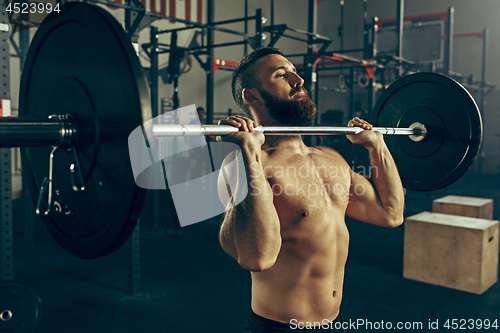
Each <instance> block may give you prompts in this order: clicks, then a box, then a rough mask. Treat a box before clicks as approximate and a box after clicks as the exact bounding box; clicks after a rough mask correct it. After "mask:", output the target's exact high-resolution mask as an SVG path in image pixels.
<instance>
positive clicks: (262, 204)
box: [221, 147, 281, 270]
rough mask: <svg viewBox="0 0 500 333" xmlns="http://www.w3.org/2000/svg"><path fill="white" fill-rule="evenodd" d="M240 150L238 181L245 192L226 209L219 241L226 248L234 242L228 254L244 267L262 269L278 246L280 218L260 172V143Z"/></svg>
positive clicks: (263, 176) (275, 252) (272, 259)
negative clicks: (242, 174)
mask: <svg viewBox="0 0 500 333" xmlns="http://www.w3.org/2000/svg"><path fill="white" fill-rule="evenodd" d="M241 153H242V157H243V161H244V163H245V171H246V178H245V177H240V176H239V175H238V178H237V181H238V182H243V184H238V186H242V185H243V186H247V188H248V195H247V196H246V197H245V198H244V199H243V200H242V201H241V202H240V203H239V204H237V205H235V206H233V207H232V208H231V209H230V210H229V211H228V212H226V215H225V218H224V222H223V225H222V228H221V242H222V245H223V247H224V248H225V249H226V247H231V245H229V244H227V243H230V242H231V241H232V242H234V243H233V244H234V248H233V251H234V252H235V253H230V254H231V255H232V256H233V257H235V259H236V260H237V261H238V262H239V263H240V265H241V266H242V267H243V268H246V269H249V270H263V269H266V268H269V267H270V266H272V265H273V264H274V261H275V260H276V257H277V255H278V253H279V250H280V248H281V236H280V224H279V218H278V214H277V212H276V208H275V207H274V204H273V193H272V191H271V187H270V186H269V183H268V181H267V179H266V177H265V174H264V172H263V168H262V160H261V152H260V147H259V149H258V150H257V149H255V148H252V147H242V149H241ZM225 245H226V246H225ZM226 251H227V250H226ZM227 252H229V251H227Z"/></svg>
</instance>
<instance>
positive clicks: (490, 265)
mask: <svg viewBox="0 0 500 333" xmlns="http://www.w3.org/2000/svg"><path fill="white" fill-rule="evenodd" d="M498 237H499V223H498V221H491V220H486V219H478V218H472V217H464V216H454V215H448V214H439V213H430V212H423V213H420V214H417V215H413V216H411V217H408V218H406V221H405V236H404V264H403V265H404V266H403V277H405V278H407V279H412V280H417V281H421V282H426V283H431V284H435V285H438V286H443V287H448V288H453V289H457V290H462V291H467V292H471V293H475V294H482V293H483V292H485V291H486V290H487V289H488V288H489V287H491V286H492V285H493V284H495V283H496V282H497V279H498V250H499V248H498V246H499V242H498Z"/></svg>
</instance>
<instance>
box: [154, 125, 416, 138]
mask: <svg viewBox="0 0 500 333" xmlns="http://www.w3.org/2000/svg"><path fill="white" fill-rule="evenodd" d="M255 130H256V131H261V132H263V133H264V134H265V135H349V134H359V133H361V132H363V131H364V130H363V129H362V128H360V127H333V126H305V127H304V126H302V127H290V126H261V125H259V126H257V128H255ZM373 130H374V131H378V132H381V133H382V134H385V135H415V134H416V131H415V130H414V129H412V128H394V127H374V128H373ZM238 131H239V129H238V128H237V127H233V126H231V125H170V124H169V125H166V124H158V125H154V126H153V129H152V132H153V136H155V137H169V136H195V135H202V136H218V135H227V134H230V133H235V132H238Z"/></svg>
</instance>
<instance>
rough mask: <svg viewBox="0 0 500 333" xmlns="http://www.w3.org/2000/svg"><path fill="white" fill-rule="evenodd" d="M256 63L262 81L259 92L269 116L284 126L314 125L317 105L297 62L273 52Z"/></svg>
mask: <svg viewBox="0 0 500 333" xmlns="http://www.w3.org/2000/svg"><path fill="white" fill-rule="evenodd" d="M256 65H257V66H258V68H259V70H258V72H257V76H258V78H259V80H260V82H261V83H262V85H261V86H260V87H259V88H258V91H259V93H260V95H261V97H262V99H263V100H264V103H265V105H266V108H267V111H268V113H269V116H271V118H273V119H274V120H277V121H278V122H280V123H282V124H283V125H288V126H304V125H311V122H312V120H313V119H314V116H315V114H316V106H315V105H314V102H313V101H312V100H311V98H310V97H309V95H308V94H307V91H306V89H305V88H304V87H303V86H302V84H303V83H304V80H302V78H301V77H300V76H299V75H298V74H297V72H296V70H295V67H294V66H293V64H292V63H291V62H289V61H288V60H287V59H286V58H285V57H283V56H281V55H279V54H271V55H268V56H265V57H263V58H261V59H259V61H258V62H257V64H256Z"/></svg>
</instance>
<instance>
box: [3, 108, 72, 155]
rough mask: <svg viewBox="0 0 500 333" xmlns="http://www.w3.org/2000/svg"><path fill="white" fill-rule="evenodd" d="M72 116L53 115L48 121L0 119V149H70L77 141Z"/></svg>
mask: <svg viewBox="0 0 500 333" xmlns="http://www.w3.org/2000/svg"><path fill="white" fill-rule="evenodd" d="M77 132H78V131H77V127H76V123H75V121H74V119H73V117H72V116H71V115H51V116H49V117H48V119H32V118H10V117H3V118H0V147H2V148H8V147H34V146H53V147H59V148H70V147H72V146H74V145H75V143H76V139H77Z"/></svg>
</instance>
